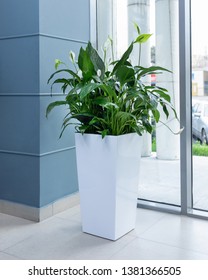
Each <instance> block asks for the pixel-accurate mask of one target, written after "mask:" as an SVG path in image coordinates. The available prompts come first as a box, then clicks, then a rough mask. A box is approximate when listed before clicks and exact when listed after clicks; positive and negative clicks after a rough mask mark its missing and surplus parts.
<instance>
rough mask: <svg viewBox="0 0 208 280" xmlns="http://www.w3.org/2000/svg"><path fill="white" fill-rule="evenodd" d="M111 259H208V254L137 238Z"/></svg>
mask: <svg viewBox="0 0 208 280" xmlns="http://www.w3.org/2000/svg"><path fill="white" fill-rule="evenodd" d="M111 259H117V260H125V259H129V260H195V259H196V260H204V259H205V260H207V259H208V255H204V254H199V253H196V252H193V251H191V250H183V249H181V248H177V247H173V246H168V245H164V244H161V243H158V242H153V241H149V240H144V239H142V238H136V239H135V240H133V241H132V242H131V243H130V244H128V245H127V246H126V247H125V248H123V249H121V250H120V251H119V252H117V253H116V254H115V255H113V256H112V257H111Z"/></svg>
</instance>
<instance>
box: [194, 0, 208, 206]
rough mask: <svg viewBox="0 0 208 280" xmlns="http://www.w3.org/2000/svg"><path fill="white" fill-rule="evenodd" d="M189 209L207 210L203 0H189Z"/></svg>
mask: <svg viewBox="0 0 208 280" xmlns="http://www.w3.org/2000/svg"><path fill="white" fill-rule="evenodd" d="M191 6H192V12H191V17H192V136H193V145H192V152H193V208H195V209H200V210H206V211H207V210H208V187H207V182H208V172H207V167H208V35H207V23H208V19H207V8H208V3H207V1H202V0H192V1H191Z"/></svg>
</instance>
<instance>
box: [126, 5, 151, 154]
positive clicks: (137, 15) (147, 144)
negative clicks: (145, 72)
mask: <svg viewBox="0 0 208 280" xmlns="http://www.w3.org/2000/svg"><path fill="white" fill-rule="evenodd" d="M127 2H128V4H127V5H128V40H129V43H130V42H132V40H134V39H135V38H136V37H137V36H138V33H137V31H136V29H135V27H134V24H133V23H134V22H135V23H137V24H138V25H139V27H140V29H141V32H142V33H150V0H128V1H127ZM150 47H151V46H150V42H149V41H148V42H147V43H145V44H144V45H142V51H141V65H142V66H144V67H149V66H150V63H151V52H150ZM138 54H139V46H136V45H135V47H134V52H133V56H132V58H131V60H132V62H133V64H137V65H138V57H139V55H138ZM146 82H150V78H149V80H146ZM151 141H152V140H151V135H150V134H149V133H144V135H143V146H142V153H141V154H142V156H143V157H144V156H150V155H151V150H152V148H151V147H152V143H151Z"/></svg>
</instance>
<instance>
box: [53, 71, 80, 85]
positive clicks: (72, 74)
mask: <svg viewBox="0 0 208 280" xmlns="http://www.w3.org/2000/svg"><path fill="white" fill-rule="evenodd" d="M61 72H66V73H68V74H70V75H71V76H73V77H74V78H76V79H77V80H78V81H81V79H80V77H79V76H78V75H77V74H76V73H75V72H74V71H72V70H70V69H61V70H58V71H56V72H54V73H53V74H52V75H51V76H50V78H49V79H48V83H49V82H50V80H51V79H53V77H54V76H55V75H57V74H58V73H61Z"/></svg>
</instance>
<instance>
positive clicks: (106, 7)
mask: <svg viewBox="0 0 208 280" xmlns="http://www.w3.org/2000/svg"><path fill="white" fill-rule="evenodd" d="M113 7H114V3H113V0H99V1H97V47H98V52H99V53H101V52H102V48H103V46H104V43H105V42H106V40H107V38H108V36H110V37H111V38H113V37H114V25H113V13H114V8H113Z"/></svg>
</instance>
